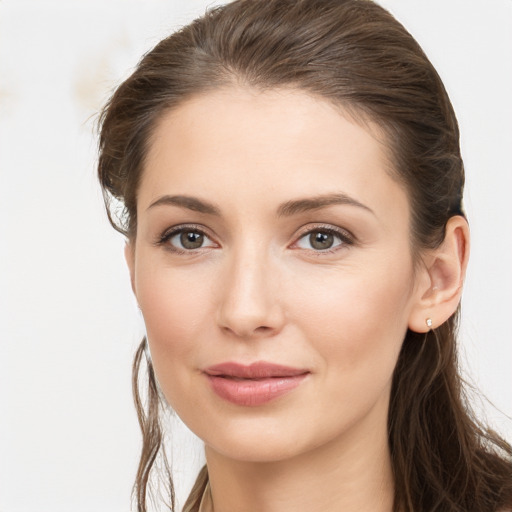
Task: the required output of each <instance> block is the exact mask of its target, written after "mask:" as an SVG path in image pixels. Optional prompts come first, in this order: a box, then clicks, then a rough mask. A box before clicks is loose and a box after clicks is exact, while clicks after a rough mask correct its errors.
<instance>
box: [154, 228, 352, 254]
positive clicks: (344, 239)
mask: <svg viewBox="0 0 512 512" xmlns="http://www.w3.org/2000/svg"><path fill="white" fill-rule="evenodd" d="M184 232H193V233H198V234H199V235H202V236H204V237H205V238H207V239H209V240H210V241H212V242H213V239H212V237H211V236H210V235H209V234H208V233H207V232H206V230H204V228H202V227H201V226H199V225H196V224H184V225H180V226H174V227H173V228H171V229H168V230H167V231H165V232H164V233H163V234H162V235H160V236H159V238H158V240H157V241H156V243H155V245H157V246H166V247H165V248H166V249H167V250H169V251H171V252H173V253H175V254H193V253H194V252H196V251H199V250H202V249H208V248H209V246H207V247H199V248H197V249H180V248H178V247H176V246H173V245H171V244H170V243H169V241H170V240H171V239H172V238H173V237H175V236H176V235H179V234H180V233H184ZM315 232H316V233H326V234H329V235H333V236H335V237H337V238H338V239H339V241H340V243H339V244H338V245H335V246H334V247H332V248H331V247H330V248H327V249H318V250H315V249H303V250H306V251H308V252H309V253H311V254H314V255H315V256H321V255H323V254H332V253H334V252H336V251H338V250H340V249H341V248H343V247H346V246H351V245H354V244H355V237H354V236H353V235H352V234H351V233H350V232H349V231H347V230H345V229H341V228H335V227H333V226H331V225H321V224H319V225H316V226H313V227H311V226H308V227H307V228H304V230H303V231H302V232H301V233H300V234H299V235H298V236H297V237H296V239H295V242H293V244H291V248H292V249H294V250H297V249H300V247H294V246H297V244H298V243H299V241H300V240H302V239H303V238H305V237H307V236H311V234H313V233H315ZM214 243H215V242H214Z"/></svg>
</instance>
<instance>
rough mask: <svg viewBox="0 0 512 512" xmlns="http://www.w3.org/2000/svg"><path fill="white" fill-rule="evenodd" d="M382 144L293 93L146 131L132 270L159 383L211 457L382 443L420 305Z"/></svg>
mask: <svg viewBox="0 0 512 512" xmlns="http://www.w3.org/2000/svg"><path fill="white" fill-rule="evenodd" d="M377 134H378V130H377V127H375V126H372V125H371V124H370V125H365V126H364V127H362V126H361V125H360V124H357V123H356V122H354V121H353V120H351V119H350V118H349V117H348V116H344V115H342V113H340V110H337V109H335V108H334V107H333V106H331V105H330V104H329V103H327V102H324V101H322V100H319V99H315V98H313V97H311V96H309V95H307V94H305V93H303V92H298V91H289V90H288V91H272V92H264V93H262V92H255V91H252V90H248V89H234V88H233V89H226V90H220V91H217V92H214V93H209V94H206V95H203V96H199V97H196V98H194V99H192V100H189V101H188V102H186V103H183V104H182V105H181V106H180V107H178V108H177V109H175V110H173V111H172V112H169V113H167V114H166V115H165V116H164V117H163V119H162V120H161V122H160V123H159V125H158V126H157V127H156V130H155V132H154V136H153V138H152V141H151V146H150V150H149V153H148V158H147V160H146V166H145V169H144V173H143V177H142V181H141V185H140V189H139V193H138V205H137V215H138V226H137V236H136V239H135V240H134V241H132V243H131V245H130V246H128V248H127V259H128V262H129V265H130V268H131V275H132V283H133V288H134V292H135V294H136V296H137V300H138V302H139V305H140V308H141V310H142V313H143V316H144V320H145V323H146V328H147V334H148V340H149V345H150V351H151V356H152V360H153V365H154V368H155V371H156V375H157V379H158V382H159V384H160V386H161V388H162V391H163V393H164V394H165V397H166V398H167V400H168V402H169V403H170V405H171V406H172V407H173V409H174V410H175V411H176V412H177V413H178V415H179V416H180V417H181V418H182V419H183V421H184V422H185V423H186V424H187V425H188V427H189V428H190V429H191V430H192V431H194V432H195V433H196V434H197V435H198V436H199V437H200V438H202V439H203V440H204V442H205V443H206V446H207V449H209V450H212V451H213V452H217V453H219V454H222V455H223V456H226V457H231V458H235V459H243V460H252V461H257V460H258V461H263V460H266V461H270V460H283V459H287V458H290V457H294V456H296V455H299V454H301V453H305V452H307V451H309V450H314V449H317V448H319V447H321V446H327V445H329V444H332V443H337V442H339V443H343V442H344V441H345V440H348V439H351V440H354V439H356V438H358V437H361V436H362V435H363V434H364V433H366V434H365V435H367V434H368V432H376V431H377V432H382V433H383V435H385V429H386V417H387V409H388V402H389V393H390V384H391V378H392V373H393V369H394V366H395V363H396V361H397V357H398V353H399V350H400V347H401V344H402V340H403V338H404V335H405V332H406V330H407V327H408V323H409V318H410V316H411V312H412V311H413V309H414V307H415V303H416V301H417V295H418V292H417V286H416V283H417V276H416V274H415V273H414V272H413V261H412V257H411V245H410V215H409V204H408V198H407V195H406V193H405V191H404V189H403V188H402V186H401V185H400V184H398V183H397V182H396V181H394V180H393V179H392V178H391V177H390V173H389V163H388V159H387V157H386V149H385V146H383V144H382V141H381V140H380V139H379V137H378V136H377Z"/></svg>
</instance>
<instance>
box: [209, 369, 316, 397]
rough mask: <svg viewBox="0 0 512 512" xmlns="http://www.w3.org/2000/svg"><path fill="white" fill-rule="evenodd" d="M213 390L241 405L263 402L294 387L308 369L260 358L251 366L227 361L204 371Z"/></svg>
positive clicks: (306, 373)
mask: <svg viewBox="0 0 512 512" xmlns="http://www.w3.org/2000/svg"><path fill="white" fill-rule="evenodd" d="M204 373H205V375H206V377H207V378H208V380H209V382H210V385H211V386H212V389H213V391H214V392H215V393H217V395H219V396H220V397H221V398H223V399H224V400H227V401H228V402H231V403H234V404H236V405H242V406H248V407H250V406H257V405H262V404H265V403H267V402H269V401H270V400H274V399H275V398H278V397H280V396H282V395H284V394H286V393H288V392H290V391H292V390H293V389H295V388H296V387H297V386H298V385H299V384H300V383H301V382H302V381H303V380H304V379H305V378H306V376H307V375H308V374H309V371H308V370H305V369H300V368H291V367H289V366H282V365H276V364H272V363H267V362H265V361H259V362H256V363H253V364H251V365H249V366H246V365H242V364H238V363H233V362H227V363H221V364H217V365H214V366H210V367H209V368H206V369H205V370H204Z"/></svg>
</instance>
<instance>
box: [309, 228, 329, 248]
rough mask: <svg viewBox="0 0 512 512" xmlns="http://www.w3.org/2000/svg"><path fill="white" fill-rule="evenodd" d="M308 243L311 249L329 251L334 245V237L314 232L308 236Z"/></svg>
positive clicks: (321, 232)
mask: <svg viewBox="0 0 512 512" xmlns="http://www.w3.org/2000/svg"><path fill="white" fill-rule="evenodd" d="M309 243H310V244H311V247H313V249H319V250H322V249H330V248H331V247H332V245H333V244H334V236H333V235H332V233H326V232H325V231H315V232H314V233H311V234H310V235H309Z"/></svg>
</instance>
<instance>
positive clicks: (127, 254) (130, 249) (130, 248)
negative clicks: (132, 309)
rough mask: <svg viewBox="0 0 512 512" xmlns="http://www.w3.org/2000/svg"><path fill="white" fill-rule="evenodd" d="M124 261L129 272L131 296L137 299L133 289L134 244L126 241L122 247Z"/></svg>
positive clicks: (135, 291)
mask: <svg viewBox="0 0 512 512" xmlns="http://www.w3.org/2000/svg"><path fill="white" fill-rule="evenodd" d="M124 259H125V260H126V264H127V265H128V270H129V271H130V282H131V285H132V290H133V294H134V295H135V298H137V290H136V289H135V244H134V243H133V242H130V241H127V242H126V244H125V246H124Z"/></svg>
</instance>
